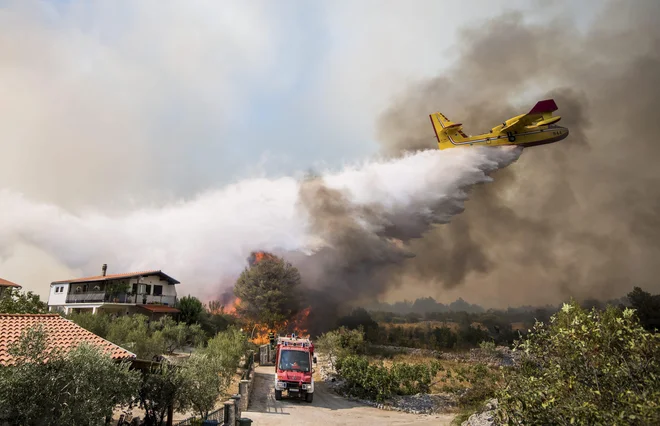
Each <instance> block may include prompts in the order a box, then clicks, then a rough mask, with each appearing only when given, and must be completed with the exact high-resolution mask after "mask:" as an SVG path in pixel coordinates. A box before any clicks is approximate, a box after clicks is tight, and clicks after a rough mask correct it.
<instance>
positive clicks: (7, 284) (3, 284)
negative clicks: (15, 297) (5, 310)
mask: <svg viewBox="0 0 660 426" xmlns="http://www.w3.org/2000/svg"><path fill="white" fill-rule="evenodd" d="M0 287H16V288H22V287H21V286H20V285H18V284H16V283H13V282H11V281H7V280H4V279H2V278H0Z"/></svg>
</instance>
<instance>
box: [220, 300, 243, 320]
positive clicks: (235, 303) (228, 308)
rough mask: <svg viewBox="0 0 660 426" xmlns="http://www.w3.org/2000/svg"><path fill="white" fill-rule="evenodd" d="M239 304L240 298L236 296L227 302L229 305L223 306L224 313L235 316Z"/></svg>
mask: <svg viewBox="0 0 660 426" xmlns="http://www.w3.org/2000/svg"><path fill="white" fill-rule="evenodd" d="M240 304H241V299H240V298H238V297H237V298H236V299H234V300H233V301H232V302H231V303H230V304H229V306H226V307H225V308H224V311H225V314H229V315H233V316H236V308H237V307H238V305H240Z"/></svg>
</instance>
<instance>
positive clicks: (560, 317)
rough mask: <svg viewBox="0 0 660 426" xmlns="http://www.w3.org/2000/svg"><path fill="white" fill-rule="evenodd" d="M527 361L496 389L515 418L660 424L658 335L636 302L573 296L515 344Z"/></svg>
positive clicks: (509, 417)
mask: <svg viewBox="0 0 660 426" xmlns="http://www.w3.org/2000/svg"><path fill="white" fill-rule="evenodd" d="M516 346H517V347H516V349H517V350H520V351H522V352H523V353H524V357H523V364H522V367H521V368H520V369H519V370H518V371H516V372H514V373H513V374H511V375H509V376H508V377H507V383H506V384H505V386H504V387H503V388H502V389H501V390H499V391H498V392H497V394H496V396H497V398H498V400H499V404H500V410H499V417H500V420H502V421H504V422H506V423H509V424H632V425H636V424H639V425H645V424H660V336H659V335H654V334H651V333H649V332H648V331H646V330H644V328H643V327H642V326H641V325H640V324H639V322H638V321H637V320H636V319H635V316H634V311H633V310H631V309H625V310H623V311H621V310H620V309H617V308H614V307H609V308H608V309H607V310H605V311H604V312H599V311H597V310H592V311H587V310H584V309H582V308H580V306H579V305H578V304H577V303H575V302H573V303H570V304H565V305H564V307H563V308H562V310H561V311H560V312H558V313H557V314H555V315H554V316H553V317H552V318H551V319H550V324H549V325H547V326H546V325H544V324H542V323H537V324H536V325H535V326H534V328H533V329H532V331H531V333H530V334H529V335H528V338H527V339H526V340H524V341H522V342H519V343H518V344H517V345H516Z"/></svg>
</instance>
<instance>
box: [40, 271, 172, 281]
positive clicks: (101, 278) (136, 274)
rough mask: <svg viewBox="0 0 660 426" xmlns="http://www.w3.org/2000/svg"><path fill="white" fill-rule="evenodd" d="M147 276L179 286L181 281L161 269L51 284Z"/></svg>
mask: <svg viewBox="0 0 660 426" xmlns="http://www.w3.org/2000/svg"><path fill="white" fill-rule="evenodd" d="M147 275H159V276H160V277H161V278H164V279H165V280H167V281H169V282H171V283H173V284H179V281H177V280H175V279H174V278H172V277H170V276H169V275H167V274H166V273H164V272H163V271H161V270H160V269H155V270H152V271H139V272H127V273H124V274H107V275H95V276H93V277H84V278H72V279H70V280H61V281H53V282H52V283H51V284H63V283H88V282H97V281H106V280H114V279H117V278H134V277H140V276H147Z"/></svg>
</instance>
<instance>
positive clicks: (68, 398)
mask: <svg viewBox="0 0 660 426" xmlns="http://www.w3.org/2000/svg"><path fill="white" fill-rule="evenodd" d="M9 352H10V354H11V355H12V356H13V357H15V359H16V364H15V365H13V366H10V367H0V418H3V417H4V418H7V419H8V423H9V424H10V425H46V426H48V425H62V424H66V425H69V424H70V425H100V424H103V423H104V418H105V416H109V415H111V414H112V410H113V408H114V407H115V406H116V405H118V404H124V403H127V402H129V401H130V399H131V397H132V396H133V395H134V394H135V393H136V391H137V389H138V386H139V380H140V379H139V376H138V373H137V372H135V371H130V370H129V363H127V362H121V363H117V362H115V361H114V360H112V359H111V358H110V357H109V356H108V355H106V354H104V353H102V352H101V350H100V349H98V348H97V347H94V346H91V345H89V344H87V343H85V342H83V343H81V344H80V345H79V346H77V347H76V348H74V349H72V350H70V351H68V352H67V353H64V352H63V351H60V350H58V349H57V348H51V349H48V348H47V334H46V332H45V331H44V330H43V328H42V327H41V326H36V327H33V328H29V329H27V330H26V331H25V332H23V334H22V336H21V338H20V340H19V341H18V342H17V343H15V344H13V345H12V346H10V348H9Z"/></svg>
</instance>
